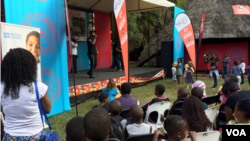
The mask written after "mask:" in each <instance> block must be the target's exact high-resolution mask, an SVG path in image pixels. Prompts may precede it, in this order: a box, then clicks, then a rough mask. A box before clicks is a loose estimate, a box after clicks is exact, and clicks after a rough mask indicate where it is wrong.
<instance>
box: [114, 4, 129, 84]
mask: <svg viewBox="0 0 250 141" xmlns="http://www.w3.org/2000/svg"><path fill="white" fill-rule="evenodd" d="M114 12H115V19H116V24H117V28H118V33H119V38H120V43H121V49H122V57H123V64H124V69H125V76H126V82H129V72H128V71H129V70H128V23H127V8H126V1H125V0H114Z"/></svg>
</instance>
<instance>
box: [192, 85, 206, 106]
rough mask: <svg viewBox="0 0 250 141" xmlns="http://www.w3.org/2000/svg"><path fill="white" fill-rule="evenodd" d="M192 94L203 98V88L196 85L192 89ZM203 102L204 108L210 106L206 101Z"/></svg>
mask: <svg viewBox="0 0 250 141" xmlns="http://www.w3.org/2000/svg"><path fill="white" fill-rule="evenodd" d="M191 96H195V97H197V98H199V99H200V100H201V99H202V97H203V90H202V89H201V88H199V87H194V88H193V89H192V90H191ZM201 104H202V107H203V109H204V110H206V109H207V108H208V106H207V104H206V103H204V102H202V101H201Z"/></svg>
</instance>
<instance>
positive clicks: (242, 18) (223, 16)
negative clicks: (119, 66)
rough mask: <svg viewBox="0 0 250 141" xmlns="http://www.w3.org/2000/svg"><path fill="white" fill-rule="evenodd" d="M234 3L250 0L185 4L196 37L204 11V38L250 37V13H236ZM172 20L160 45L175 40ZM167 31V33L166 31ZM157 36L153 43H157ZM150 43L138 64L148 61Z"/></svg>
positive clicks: (153, 51) (201, 0) (197, 0)
mask: <svg viewBox="0 0 250 141" xmlns="http://www.w3.org/2000/svg"><path fill="white" fill-rule="evenodd" d="M233 5H248V6H250V0H188V3H187V4H186V5H185V7H184V9H185V11H186V12H185V13H186V14H187V15H188V16H189V17H190V19H191V21H192V25H193V29H194V33H195V39H199V31H200V21H201V16H202V13H203V12H204V13H205V27H204V31H203V37H202V38H203V39H208V38H249V37H250V15H234V11H233V8H232V6H233ZM173 22H174V21H173V19H172V20H170V21H169V22H168V23H167V24H166V25H164V27H163V28H162V30H161V31H160V41H159V43H158V44H159V46H160V48H161V42H162V41H173V30H174V23H173ZM166 31H167V33H166ZM156 39H157V38H156V36H155V37H154V38H153V42H152V43H157V42H156V41H157V40H156ZM149 50H150V58H151V57H154V55H155V54H156V52H158V50H157V46H156V45H152V46H151V47H150V49H149ZM147 58H148V45H146V46H144V49H143V51H142V53H141V55H140V57H139V59H138V62H137V66H142V65H143V64H144V63H145V62H147Z"/></svg>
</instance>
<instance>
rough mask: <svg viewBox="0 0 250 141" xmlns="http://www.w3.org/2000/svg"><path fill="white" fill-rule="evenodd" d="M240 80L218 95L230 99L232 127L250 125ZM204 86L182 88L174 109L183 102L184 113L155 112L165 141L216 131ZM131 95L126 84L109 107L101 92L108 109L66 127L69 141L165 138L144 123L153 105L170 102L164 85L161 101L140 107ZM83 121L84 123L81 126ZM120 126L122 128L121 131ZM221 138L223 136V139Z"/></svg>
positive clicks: (248, 99) (249, 102)
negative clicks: (126, 115) (125, 114)
mask: <svg viewBox="0 0 250 141" xmlns="http://www.w3.org/2000/svg"><path fill="white" fill-rule="evenodd" d="M234 79H235V80H234ZM236 80H237V76H235V75H233V74H231V75H227V77H226V81H225V83H224V84H223V86H222V89H221V90H219V93H218V95H221V94H223V95H224V96H225V97H226V98H227V99H224V101H223V102H224V103H225V104H226V110H225V111H226V118H227V122H228V125H232V124H242V125H250V108H249V107H250V95H249V91H241V90H240V87H239V85H238V81H236ZM204 87H205V84H204V83H203V82H202V81H196V82H195V83H194V84H193V86H192V90H191V93H190V92H189V91H188V90H187V89H185V88H180V89H179V90H178V92H177V100H176V101H174V102H173V106H172V107H174V106H175V105H176V104H177V103H178V102H183V105H182V111H179V112H178V113H175V115H173V111H174V110H173V108H171V109H170V110H169V111H168V110H167V113H165V115H157V113H155V114H154V112H152V113H151V114H150V116H149V122H151V123H155V122H156V121H157V117H158V116H161V122H162V123H163V125H164V129H165V131H166V132H167V135H168V137H167V138H166V139H161V140H166V141H188V140H191V141H196V133H199V132H208V131H213V130H214V129H213V123H212V122H211V121H210V120H209V119H208V117H207V116H206V114H205V110H206V109H207V108H208V105H207V104H206V103H203V102H202V101H201V99H202V98H203V97H204V96H206V92H205V91H204V90H205V89H203V88H204ZM130 92H131V87H130V84H128V83H124V84H122V86H121V93H122V97H121V98H118V99H114V100H113V101H111V102H110V103H109V104H108V102H107V101H109V100H108V94H105V93H101V94H100V98H99V100H100V102H101V103H103V102H104V103H105V104H103V105H109V106H108V108H106V107H105V106H103V105H102V104H101V106H95V108H93V109H92V110H91V111H89V112H88V113H87V114H86V115H85V117H84V118H82V117H81V118H80V117H78V118H73V119H71V121H69V123H68V124H67V127H66V134H67V137H66V138H67V141H75V140H76V138H77V139H78V140H79V138H81V140H79V141H108V140H109V139H110V138H118V139H119V140H121V141H124V140H126V139H127V138H129V137H130V136H133V135H143V134H150V133H154V138H153V141H157V140H160V139H159V137H161V136H162V138H164V133H163V132H161V131H160V130H155V131H152V129H153V128H152V127H151V126H150V125H148V124H146V123H145V122H144V117H145V114H146V112H147V109H148V107H149V106H150V105H152V104H154V103H156V102H164V101H170V100H169V99H168V97H166V96H163V93H164V92H165V87H164V85H162V84H157V85H156V86H155V92H154V94H155V96H156V97H157V98H154V99H152V101H151V102H149V103H147V104H144V105H143V106H139V104H138V103H139V102H138V100H137V99H135V98H133V97H131V96H130V95H129V94H130ZM123 104H124V105H123ZM96 107H97V108H96ZM127 109H129V114H130V119H123V118H122V117H121V116H120V113H121V112H122V111H123V110H127ZM81 121H82V123H83V124H78V122H79V123H80V122H81ZM116 122H119V124H117V126H114V123H116ZM73 124H74V125H73ZM70 127H71V128H73V127H75V128H79V130H81V131H82V132H75V130H76V129H74V130H70ZM117 127H120V128H119V129H120V132H119V130H118V129H117ZM96 133H98V134H96ZM117 134H118V135H117ZM117 136H118V137H117ZM221 139H222V136H220V140H221ZM218 140H219V138H218Z"/></svg>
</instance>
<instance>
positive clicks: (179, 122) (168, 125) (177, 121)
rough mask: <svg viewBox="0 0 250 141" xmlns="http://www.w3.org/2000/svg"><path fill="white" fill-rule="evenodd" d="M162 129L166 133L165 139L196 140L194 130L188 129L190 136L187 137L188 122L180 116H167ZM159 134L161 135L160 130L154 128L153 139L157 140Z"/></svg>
mask: <svg viewBox="0 0 250 141" xmlns="http://www.w3.org/2000/svg"><path fill="white" fill-rule="evenodd" d="M164 129H165V130H166V131H167V133H168V139H167V140H166V141H196V132H194V131H189V136H190V138H187V131H188V124H187V121H186V120H185V119H184V118H182V117H181V116H177V115H169V116H167V117H166V119H165V121H164ZM160 135H163V134H162V133H161V131H160V130H155V134H154V138H153V141H158V137H159V136H160ZM163 136H164V135H163Z"/></svg>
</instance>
